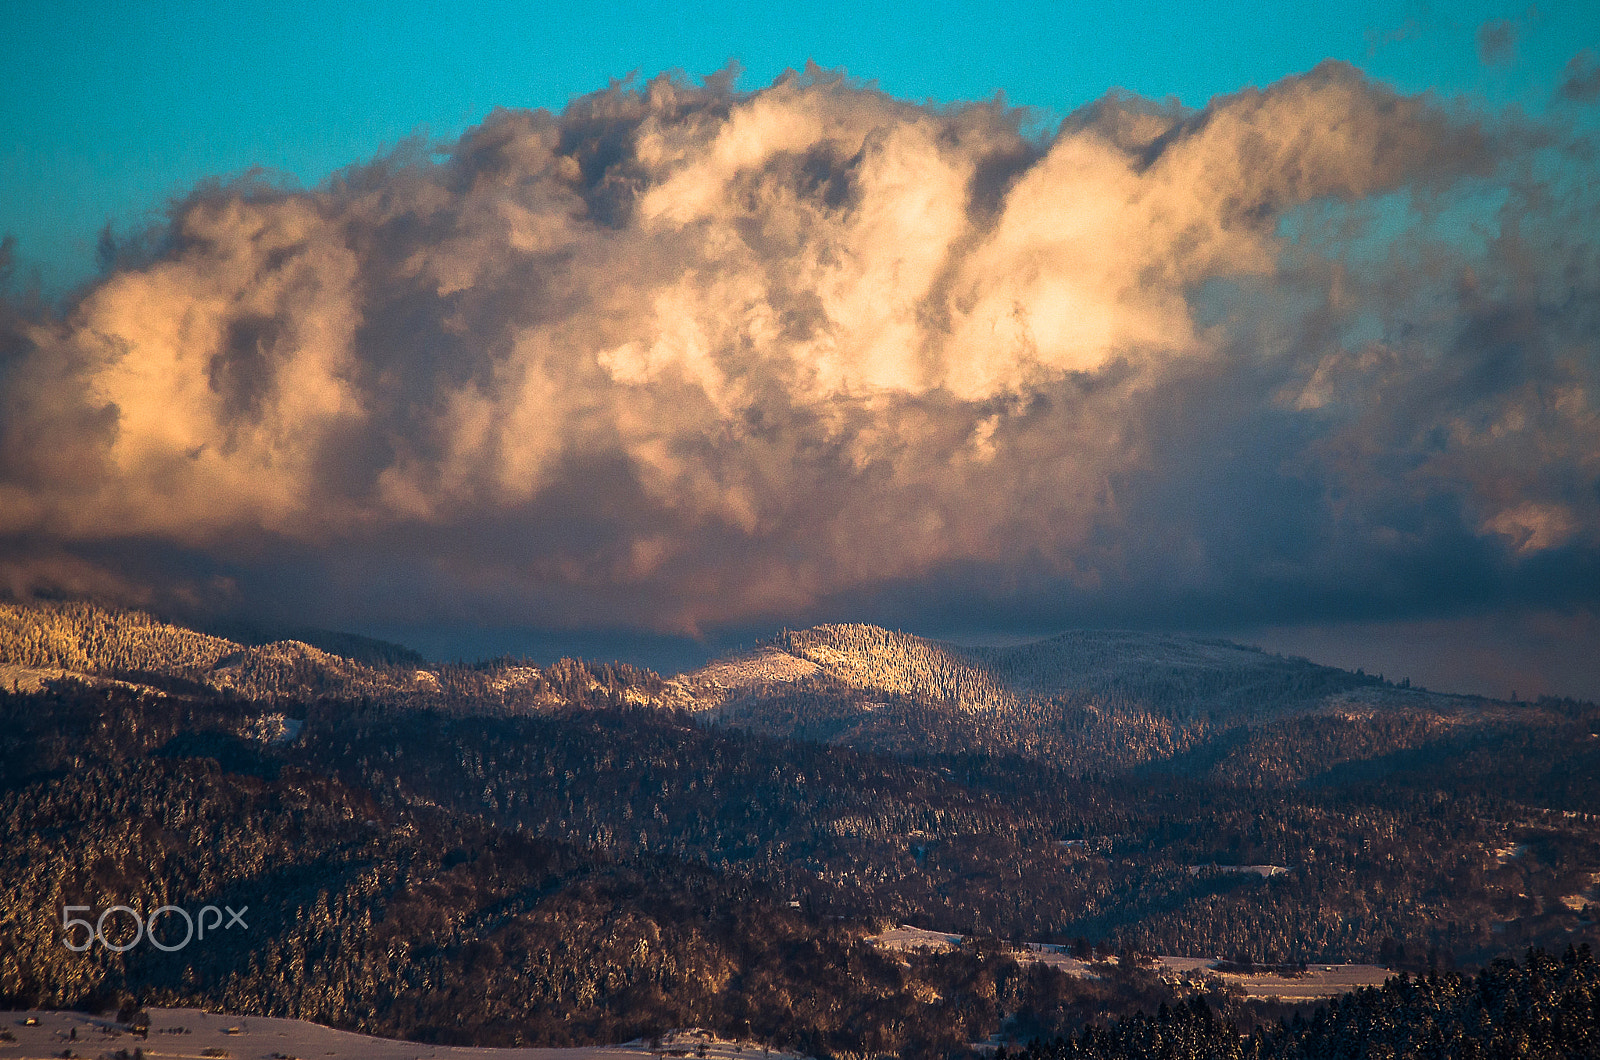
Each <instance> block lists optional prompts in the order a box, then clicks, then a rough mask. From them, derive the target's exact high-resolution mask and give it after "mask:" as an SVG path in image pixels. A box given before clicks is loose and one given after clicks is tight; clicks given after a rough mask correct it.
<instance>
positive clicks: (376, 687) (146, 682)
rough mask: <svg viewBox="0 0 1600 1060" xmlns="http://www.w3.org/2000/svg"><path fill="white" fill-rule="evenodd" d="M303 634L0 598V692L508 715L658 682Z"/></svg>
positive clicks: (641, 696)
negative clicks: (69, 679)
mask: <svg viewBox="0 0 1600 1060" xmlns="http://www.w3.org/2000/svg"><path fill="white" fill-rule="evenodd" d="M302 635H304V636H307V637H311V638H313V639H315V640H316V641H317V644H315V645H314V644H311V643H307V642H306V641H304V640H295V639H289V640H272V641H266V642H265V643H260V641H261V640H262V639H263V638H262V637H261V635H260V633H259V631H255V630H246V631H243V632H242V633H241V636H242V637H243V638H244V641H247V642H248V643H246V642H241V641H237V640H231V639H228V638H226V637H220V636H213V635H211V634H207V633H201V632H198V631H196V630H193V629H187V628H184V627H182V626H178V625H174V624H172V623H169V622H164V621H162V620H160V619H158V618H156V617H154V616H152V615H149V614H146V613H144V612H142V611H137V610H129V609H124V608H116V607H107V606H103V605H100V604H96V603H92V602H87V601H65V602H63V601H42V602H30V603H7V602H3V601H0V688H4V689H11V690H25V689H33V688H39V687H41V686H42V685H43V684H45V683H47V682H49V681H51V680H54V679H57V678H60V677H66V676H73V677H78V678H83V679H87V680H89V681H90V682H91V683H97V684H100V685H106V684H108V683H118V684H121V685H125V686H131V687H135V688H150V689H153V690H157V691H161V692H166V693H173V694H179V695H196V694H201V695H209V694H214V693H221V694H224V695H234V696H240V697H245V698H249V699H263V700H273V699H292V700H305V699H315V698H318V697H328V696H338V697H345V698H354V697H359V698H366V699H378V700H383V701H385V702H388V703H394V704H402V703H403V704H407V705H410V706H416V707H428V708H437V709H451V710H456V711H462V712H467V713H478V712H484V711H488V712H518V711H525V710H537V709H549V708H552V707H558V706H568V705H571V704H572V703H573V702H574V701H579V702H600V703H621V702H624V701H626V702H632V703H643V702H646V701H651V700H652V699H653V697H654V696H655V695H656V694H657V693H658V692H659V689H660V687H661V681H660V679H659V678H658V677H656V675H655V674H652V673H649V672H648V671H640V670H635V669H634V668H632V667H629V666H626V665H622V664H585V663H581V662H577V661H574V660H563V661H562V662H560V663H557V664H556V665H554V666H550V667H535V666H528V665H525V664H523V663H520V662H516V661H513V660H506V659H501V660H493V661H489V662H484V663H479V664H475V665H449V666H424V665H421V663H420V659H421V657H420V656H419V655H417V653H416V652H413V651H411V650H410V649H407V648H403V647H401V646H399V645H395V644H387V643H385V642H382V641H375V640H372V639H370V638H366V637H359V636H354V635H351V634H342V633H333V632H329V631H326V630H307V631H303V634H302Z"/></svg>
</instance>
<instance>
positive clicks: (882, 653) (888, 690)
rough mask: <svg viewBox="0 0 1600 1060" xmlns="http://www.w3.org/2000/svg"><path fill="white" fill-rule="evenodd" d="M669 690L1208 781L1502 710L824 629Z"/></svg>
mask: <svg viewBox="0 0 1600 1060" xmlns="http://www.w3.org/2000/svg"><path fill="white" fill-rule="evenodd" d="M667 690H668V693H669V695H675V696H677V697H678V699H679V701H680V702H681V703H682V705H684V706H686V707H688V708H689V709H699V710H706V711H709V712H711V713H712V715H713V716H714V717H716V718H718V719H719V720H720V721H722V722H724V723H727V724H731V725H736V726H741V727H745V728H750V729H754V730H757V731H760V732H766V733H770V734H773V735H784V736H794V737H800V738H802V739H811V740H822V741H826V742H832V743H838V744H846V745H849V746H852V747H857V748H861V749H872V750H879V751H889V752H893V753H897V754H919V753H934V754H957V755H959V754H984V755H993V754H996V753H1005V754H1013V755H1018V756H1021V757H1024V758H1031V759H1035V760H1039V761H1048V762H1050V763H1051V764H1052V765H1054V766H1056V767H1060V768H1066V769H1069V770H1076V769H1087V768H1094V769H1105V768H1113V769H1120V768H1132V767H1139V766H1146V765H1155V764H1161V763H1169V764H1171V765H1172V766H1173V767H1174V768H1178V769H1180V770H1183V771H1188V772H1193V771H1195V770H1212V769H1216V768H1218V767H1219V766H1221V765H1222V764H1223V763H1224V761H1225V760H1226V759H1228V758H1229V757H1230V756H1233V755H1234V754H1235V752H1236V750H1237V748H1238V747H1239V746H1240V745H1241V744H1247V743H1252V742H1261V741H1267V742H1275V743H1280V744H1283V743H1285V741H1287V745H1293V746H1294V747H1295V748H1296V749H1297V750H1296V752H1295V753H1294V754H1293V755H1292V756H1290V758H1289V759H1285V760H1284V761H1283V762H1282V763H1281V769H1280V768H1279V767H1277V766H1275V767H1273V768H1274V769H1278V771H1279V776H1278V777H1277V779H1286V778H1288V777H1289V776H1290V774H1294V775H1295V777H1297V778H1303V777H1305V776H1309V775H1313V774H1314V773H1315V772H1318V771H1320V769H1321V768H1326V767H1327V766H1329V765H1333V764H1336V763H1337V762H1339V761H1344V760H1347V759H1348V758H1350V757H1352V756H1358V757H1371V756H1373V755H1376V754H1384V753H1389V752H1392V751H1397V750H1402V749H1405V748H1408V747H1414V746H1416V745H1417V744H1418V742H1419V741H1426V740H1427V739H1431V738H1432V737H1434V736H1437V735H1438V734H1440V733H1442V732H1444V731H1446V730H1449V729H1451V728H1454V727H1457V726H1460V725H1463V724H1464V725H1481V724H1486V723H1492V722H1494V721H1496V720H1497V719H1502V718H1503V717H1504V714H1505V710H1504V708H1503V706H1502V705H1498V704H1494V703H1492V702H1488V701H1484V700H1480V699H1474V698H1472V697H1464V696H1448V695H1436V694H1434V693H1430V692H1426V691H1423V690H1421V689H1412V688H1409V687H1404V686H1396V685H1393V684H1391V683H1388V682H1385V681H1383V680H1382V679H1380V678H1377V677H1371V676H1368V675H1366V674H1361V673H1349V672H1347V671H1344V670H1339V669H1335V668H1333V667H1329V666H1320V665H1317V664H1315V663H1312V662H1308V661H1306V660H1304V659H1297V658H1285V657H1283V656H1279V655H1274V654H1270V653H1267V652H1264V651H1261V650H1259V649H1256V648H1249V647H1243V646H1240V645H1237V644H1230V643H1228V642H1226V641H1219V640H1208V639H1204V638H1198V637H1188V636H1181V635H1174V634H1156V633H1138V632H1118V631H1074V632H1069V633H1063V634H1061V635H1059V636H1056V637H1051V638H1049V639H1046V640H1040V641H1036V642H1033V643H1030V644H1023V645H1019V646H1015V647H1004V648H994V647H963V646H959V645H955V644H949V643H942V642H939V641H934V640H929V639H927V638H923V637H918V636H914V635H912V634H907V633H900V632H891V631H889V630H885V629H880V628H878V627H876V626H863V625H828V626H817V627H814V628H812V629H806V630H799V631H784V632H782V633H780V634H779V635H778V636H776V637H774V638H773V639H772V641H771V642H769V643H767V644H763V645H761V646H760V647H758V648H757V649H756V650H754V651H751V652H746V653H743V654H741V655H738V656H734V657H731V658H727V659H722V660H718V661H717V662H714V663H712V664H711V665H709V666H707V667H705V668H703V669H701V670H699V671H696V672H694V673H690V674H685V675H683V676H682V677H679V678H676V679H674V680H673V681H671V682H669V683H668V689H667ZM1521 714H1522V717H1523V720H1527V712H1526V711H1522V712H1521ZM1308 740H1309V742H1307V741H1308ZM1291 759H1292V760H1291ZM1259 765H1260V763H1259V762H1256V763H1254V764H1251V765H1249V766H1248V767H1247V769H1248V771H1249V772H1252V773H1259V768H1258V766H1259Z"/></svg>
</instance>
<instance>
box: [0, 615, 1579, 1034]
mask: <svg viewBox="0 0 1600 1060" xmlns="http://www.w3.org/2000/svg"><path fill="white" fill-rule="evenodd" d="M0 663H3V664H4V665H5V666H6V667H8V668H9V671H8V672H9V673H11V674H13V675H27V678H28V680H27V682H24V681H23V680H21V679H20V677H14V678H12V679H8V680H7V681H6V684H5V685H4V686H0V939H4V940H5V941H6V943H7V945H6V946H0V1003H10V1004H18V1005H30V1004H42V1005H66V1004H75V1003H83V1004H108V1003H109V1004H116V1005H122V1004H160V1005H169V1006H182V1005H189V1006H202V1007H212V1008H223V1009H227V1010H230V1011H235V1012H239V1013H258V1014H270V1015H281V1016H292V1017H296V1018H308V1019H315V1020H317V1021H319V1022H324V1023H329V1024H333V1025H337V1026H342V1027H347V1028H350V1029H356V1030H361V1031H364V1032H368V1033H379V1034H387V1035H399V1036H405V1037H410V1038H413V1039H417V1040H429V1041H437V1042H460V1043H478V1044H488V1043H513V1042H525V1043H539V1044H566V1043H577V1042H596V1041H608V1040H610V1041H618V1040H625V1039H627V1038H631V1037H634V1036H636V1035H640V1034H649V1033H653V1032H657V1031H664V1030H667V1029H669V1028H670V1027H673V1026H689V1025H699V1026H706V1027H709V1028H712V1029H714V1030H717V1031H718V1032H719V1033H721V1034H723V1035H724V1036H730V1037H731V1036H741V1037H746V1038H749V1037H754V1038H757V1039H760V1040H764V1041H769V1042H772V1043H774V1044H779V1045H786V1046H790V1047H793V1048H796V1049H798V1050H799V1051H802V1052H807V1053H811V1054H812V1055H819V1056H821V1055H831V1056H843V1055H856V1056H866V1055H868V1054H873V1055H878V1054H884V1053H890V1052H893V1053H897V1054H899V1055H904V1056H913V1057H922V1056H926V1057H934V1056H941V1057H943V1056H951V1055H960V1054H963V1053H964V1052H965V1050H966V1048H967V1043H971V1042H974V1041H982V1040H984V1039H985V1038H987V1037H989V1036H990V1035H994V1034H1001V1035H1003V1036H1009V1037H1010V1038H1012V1039H1014V1040H1027V1038H1029V1037H1032V1036H1036V1035H1042V1036H1045V1037H1051V1038H1053V1037H1054V1036H1056V1035H1061V1034H1067V1033H1076V1032H1078V1031H1080V1030H1081V1029H1082V1028H1083V1027H1085V1026H1086V1025H1088V1024H1091V1023H1102V1024H1103V1023H1105V1022H1106V1021H1107V1020H1109V1019H1112V1018H1114V1017H1119V1016H1131V1015H1132V1014H1133V1012H1135V1011H1136V1010H1140V1009H1142V1010H1144V1011H1146V1012H1154V1011H1156V1010H1157V1009H1158V1008H1159V1007H1160V1006H1161V1005H1163V1004H1169V1005H1176V1004H1178V1003H1179V1002H1180V1001H1184V1000H1185V999H1187V998H1190V997H1194V996H1200V997H1203V998H1206V999H1207V1003H1208V1004H1209V1005H1210V1006H1211V1007H1212V1008H1214V1009H1216V1010H1218V1011H1220V1012H1221V1013H1222V1014H1223V1016H1225V1018H1226V1019H1228V1020H1233V1021H1237V1022H1239V1023H1240V1024H1241V1025H1250V1024H1273V1023H1275V1021H1276V1017H1277V1014H1279V1013H1280V1012H1282V1011H1287V1010H1284V1009H1281V1008H1274V1007H1273V1006H1272V1003H1270V1002H1263V1001H1259V1000H1251V999H1248V998H1240V997H1238V996H1235V995H1234V994H1232V993H1229V991H1228V990H1227V989H1226V987H1225V985H1224V984H1222V983H1220V982H1207V981H1204V980H1203V979H1197V980H1193V981H1188V980H1185V981H1173V982H1167V981H1163V980H1162V979H1161V978H1160V975H1159V974H1158V972H1157V971H1155V970H1153V969H1154V968H1155V967H1156V966H1153V965H1150V964H1148V963H1142V962H1141V961H1140V959H1139V954H1141V953H1145V954H1148V953H1165V954H1174V955H1179V956H1184V955H1190V956H1207V957H1225V958H1228V959H1229V960H1232V961H1234V962H1236V963H1239V964H1246V963H1249V962H1257V963H1259V962H1269V963H1272V964H1274V965H1279V966H1282V965H1288V966H1289V967H1288V968H1287V969H1280V970H1284V971H1292V967H1293V965H1294V964H1295V963H1296V962H1307V961H1314V962H1318V963H1339V962H1345V961H1357V962H1381V963H1384V964H1386V965H1388V966H1391V967H1398V968H1404V969H1408V970H1412V971H1418V972H1422V971H1427V970H1430V969H1447V968H1449V967H1450V966H1451V965H1453V964H1456V965H1473V964H1479V963H1483V962H1486V961H1489V960H1491V959H1493V958H1495V957H1498V956H1500V955H1502V954H1504V953H1506V952H1508V951H1513V950H1521V949H1523V948H1526V947H1528V946H1535V945H1543V946H1546V947H1549V948H1552V949H1555V950H1559V949H1561V948H1563V947H1565V946H1566V944H1567V943H1568V942H1569V941H1570V942H1582V941H1585V940H1587V941H1590V942H1594V943H1600V927H1597V925H1596V923H1595V921H1596V918H1595V916H1594V906H1596V905H1600V892H1597V890H1596V885H1597V883H1600V708H1597V707H1595V705H1593V704H1583V703H1573V702H1569V701H1554V700H1550V701H1543V702H1541V703H1538V704H1504V703H1494V702H1490V701H1484V700H1475V699H1466V698H1460V697H1447V696H1436V695H1433V694H1431V693H1426V692H1422V691H1420V690H1414V689H1403V688H1395V687H1393V686H1390V685H1385V684H1382V683H1380V682H1377V681H1375V680H1373V679H1370V678H1366V677H1364V676H1362V675H1359V674H1347V673H1344V672H1342V671H1338V670H1333V669H1330V668H1326V667H1318V666H1315V665H1314V664H1311V663H1308V662H1305V661H1303V660H1293V659H1280V658H1278V657H1276V656H1272V655H1268V654H1266V653H1262V652H1257V651H1254V650H1252V649H1248V648H1241V647H1238V646H1235V645H1228V644H1224V643H1220V642H1213V641H1205V640H1195V639H1191V638H1183V637H1164V636H1154V635H1146V634H1126V633H1074V634H1067V635H1064V636H1062V637H1058V638H1051V639H1050V640H1047V641H1042V642H1039V643H1037V644H1034V645H1023V646H1019V647H1016V648H1006V649H990V648H983V649H980V648H967V647H961V646H957V645H950V644H940V643H937V642H933V641H928V640H925V639H923V638H918V637H914V636H911V635H908V634H901V633H892V632H889V631H885V630H881V629H876V628H874V627H866V626H824V627H817V628H815V629H810V630H801V631H790V632H784V633H781V634H779V635H778V636H777V637H775V638H774V639H773V641H772V642H770V643H768V644H766V645H764V646H762V647H761V648H760V649H758V650H757V651H755V652H751V653H746V654H744V655H740V656H737V657H734V658H730V659H724V660H719V661H717V662H715V663H713V664H711V665H709V666H707V667H705V668H702V669H700V670H697V671H694V672H692V673H689V674H683V675H679V676H677V677H673V678H670V679H663V678H661V677H660V676H658V675H656V674H653V673H650V672H648V671H643V670H637V669H633V668H631V667H626V666H622V665H618V664H597V663H592V662H591V663H582V662H577V661H572V660H565V661H562V662H560V663H557V664H554V665H551V666H547V667H532V666H526V665H523V664H519V663H516V662H513V661H508V660H498V661H493V662H488V663H484V664H481V665H476V666H435V667H430V666H417V665H415V664H414V663H412V662H410V661H405V662H399V663H392V662H384V661H382V660H381V659H380V660H378V661H376V662H372V661H369V662H361V661H358V660H354V659H350V658H347V657H344V656H339V655H335V654H332V653H329V652H326V651H323V650H321V649H318V648H315V647H313V646H311V645H309V644H306V643H304V642H295V641H280V642H273V643H268V644H259V645H248V644H244V643H242V642H240V641H236V640H230V639H227V638H221V637H217V636H214V635H208V634H204V633H200V632H198V631H194V630H189V629H185V628H183V627H181V626H177V625H173V624H170V623H164V622H161V621H159V620H157V619H155V618H153V617H151V616H149V615H144V614H140V613H137V612H128V611H119V610H117V609H114V608H106V607H101V606H97V605H92V604H87V603H77V604H66V603H48V604H29V605H6V606H5V607H3V608H0ZM12 680H15V685H14V686H12ZM5 687H12V690H11V691H5V690H4V688H5ZM208 903H209V904H216V905H218V906H222V905H230V906H232V907H233V908H239V907H241V906H248V907H249V909H250V916H249V922H250V928H249V931H248V932H241V933H239V934H235V935H230V934H228V933H226V932H223V933H221V934H220V935H215V936H214V937H208V939H207V945H206V947H204V948H202V947H200V946H199V943H198V942H197V943H196V944H195V946H194V947H191V948H190V949H188V950H185V951H184V952H183V953H181V954H180V953H165V952H163V951H160V950H159V949H154V948H152V947H150V946H144V945H140V946H135V947H134V948H132V949H130V950H128V951H127V952H126V953H117V952H114V951H110V950H107V949H105V948H102V947H99V946H96V947H94V948H93V949H92V950H91V951H89V952H85V953H82V954H79V953H75V952H73V951H71V950H69V949H68V948H67V947H66V946H64V945H63V930H62V929H63V920H62V917H63V915H69V914H65V913H64V910H66V909H67V908H68V907H74V908H76V907H81V906H86V907H88V909H89V910H90V913H89V914H87V915H89V916H90V917H91V918H93V917H97V916H99V915H100V914H101V913H103V912H104V911H106V910H109V909H111V908H112V907H113V906H118V905H121V906H127V907H129V908H130V909H133V910H135V911H143V912H146V913H148V912H150V911H152V910H154V909H157V908H159V907H161V906H162V905H164V904H173V905H178V906H180V907H183V908H184V909H187V910H195V909H198V908H199V907H201V906H203V905H205V904H208ZM41 911H43V912H41ZM116 916H118V917H126V916H127V914H125V913H120V914H116ZM109 923H110V924H111V927H110V928H108V930H112V935H113V938H114V940H115V939H119V938H120V939H125V938H126V937H127V936H126V935H117V931H120V930H124V928H123V927H118V925H117V923H116V921H115V917H114V918H113V921H111V922H109ZM896 923H908V924H913V925H916V926H919V927H925V928H929V929H934V930H938V931H945V932H952V933H960V934H962V935H966V936H969V937H971V938H972V939H973V941H972V942H971V943H970V944H969V945H967V946H964V947H962V948H960V949H958V950H956V951H952V952H950V953H946V954H925V955H918V954H894V953H886V952H884V951H881V950H879V949H877V948H876V947H874V946H872V945H870V944H869V942H868V941H867V940H868V939H869V938H870V937H872V936H873V935H874V934H876V933H877V932H878V931H880V930H881V929H882V928H883V927H885V926H886V925H890V924H896ZM113 929H115V930H113ZM76 930H78V931H80V932H81V931H82V930H83V929H82V928H81V927H80V928H78V929H76ZM1001 940H1011V941H1014V942H1024V941H1026V942H1040V943H1050V944H1054V945H1056V946H1060V947H1066V948H1069V949H1070V950H1072V951H1073V952H1075V953H1076V954H1078V955H1079V957H1080V958H1082V959H1083V960H1085V961H1089V960H1092V959H1094V958H1096V957H1102V958H1103V957H1105V956H1106V955H1107V954H1110V953H1120V954H1121V955H1122V959H1120V960H1118V961H1116V962H1109V961H1105V962H1102V963H1100V964H1097V965H1095V969H1096V970H1095V973H1094V974H1095V975H1096V976H1099V978H1082V977H1075V976H1073V975H1068V974H1066V973H1065V972H1063V971H1062V970H1061V969H1060V968H1057V967H1053V966H1049V965H1044V964H1041V963H1039V962H1037V961H1033V960H1031V959H1027V958H1026V957H1025V955H1023V954H1018V953H1013V952H1011V951H1009V950H1008V949H1007V947H1006V945H1005V944H1004V943H1003V942H1002V941H1001ZM1201 963H1204V962H1201Z"/></svg>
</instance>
